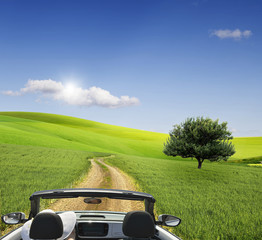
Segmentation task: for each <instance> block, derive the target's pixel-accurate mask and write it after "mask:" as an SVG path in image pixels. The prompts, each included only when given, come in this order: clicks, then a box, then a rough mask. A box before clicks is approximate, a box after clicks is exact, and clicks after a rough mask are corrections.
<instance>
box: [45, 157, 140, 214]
mask: <svg viewBox="0 0 262 240" xmlns="http://www.w3.org/2000/svg"><path fill="white" fill-rule="evenodd" d="M91 164H92V165H91V169H90V171H89V173H88V175H87V176H86V178H85V179H84V180H83V181H82V182H81V183H80V184H78V185H77V186H75V188H111V189H121V190H131V191H137V189H136V187H135V185H134V182H133V181H132V179H131V178H130V177H129V176H128V175H126V174H125V173H123V172H122V171H120V170H119V169H117V168H116V167H112V166H109V165H108V164H105V163H104V162H103V158H99V159H96V160H94V159H92V160H91ZM50 208H51V209H53V210H54V211H61V210H65V211H68V210H106V211H120V212H128V211H131V210H144V205H143V203H142V202H137V201H127V200H115V199H103V201H102V203H101V204H99V205H90V204H89V205H88V204H86V203H84V201H83V198H74V199H62V200H58V201H56V202H55V203H54V204H52V205H51V206H50Z"/></svg>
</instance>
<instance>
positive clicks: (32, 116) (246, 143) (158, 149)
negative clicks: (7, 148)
mask: <svg viewBox="0 0 262 240" xmlns="http://www.w3.org/2000/svg"><path fill="white" fill-rule="evenodd" d="M0 133H1V134H0V143H7V144H17V145H30V146H42V147H53V148H61V149H72V150H85V151H91V152H109V153H123V154H127V155H135V156H144V157H156V158H168V157H166V156H165V155H164V154H163V153H162V149H163V142H164V141H165V140H166V139H167V137H168V134H163V133H155V132H149V131H142V130H136V129H131V128H125V127H118V126H113V125H109V124H103V123H98V122H94V121H89V120H84V119H79V118H74V117H68V116H61V115H55V114H46V113H30V112H0ZM233 142H234V145H235V147H236V154H235V155H234V156H233V157H232V159H242V158H250V157H258V156H262V148H261V147H260V146H261V145H262V137H256V138H255V137H253V138H235V139H234V141H233ZM169 159H170V157H169Z"/></svg>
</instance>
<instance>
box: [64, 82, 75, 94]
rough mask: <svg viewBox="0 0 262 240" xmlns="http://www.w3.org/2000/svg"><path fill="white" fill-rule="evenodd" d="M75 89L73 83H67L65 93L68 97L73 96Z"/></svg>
mask: <svg viewBox="0 0 262 240" xmlns="http://www.w3.org/2000/svg"><path fill="white" fill-rule="evenodd" d="M76 89H77V86H76V84H75V83H67V84H65V89H64V91H65V93H66V94H68V95H73V94H74V93H75V91H76Z"/></svg>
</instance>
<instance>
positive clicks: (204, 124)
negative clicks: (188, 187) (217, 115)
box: [163, 117, 235, 169]
mask: <svg viewBox="0 0 262 240" xmlns="http://www.w3.org/2000/svg"><path fill="white" fill-rule="evenodd" d="M218 121H219V120H218V119H217V120H215V121H214V120H212V119H210V118H204V117H197V118H188V119H186V121H185V122H183V123H181V124H179V125H175V126H174V129H173V130H172V131H171V132H170V133H169V138H168V139H167V141H166V142H165V143H164V150H163V152H164V153H165V154H166V155H168V156H174V157H175V156H181V157H183V158H189V157H192V158H196V159H197V161H198V168H199V169H200V168H201V166H202V163H203V161H204V160H205V159H208V160H210V161H220V160H225V161H226V160H227V159H228V158H229V157H230V156H232V155H233V154H234V153H235V148H234V145H233V144H232V142H231V141H230V140H232V139H233V136H232V133H231V132H230V131H229V130H228V129H227V122H222V123H221V124H219V122H218Z"/></svg>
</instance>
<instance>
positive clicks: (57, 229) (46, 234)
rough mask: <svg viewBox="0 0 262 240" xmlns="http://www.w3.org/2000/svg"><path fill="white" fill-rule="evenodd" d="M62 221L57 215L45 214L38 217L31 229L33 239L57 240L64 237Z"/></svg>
mask: <svg viewBox="0 0 262 240" xmlns="http://www.w3.org/2000/svg"><path fill="white" fill-rule="evenodd" d="M63 230H64V228H63V222H62V219H61V218H60V217H59V216H58V215H57V214H55V213H50V212H43V213H39V214H37V215H36V217H35V219H34V220H33V222H32V225H31V228H30V234H29V236H30V238H31V239H57V238H60V237H61V236H62V235H63Z"/></svg>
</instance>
